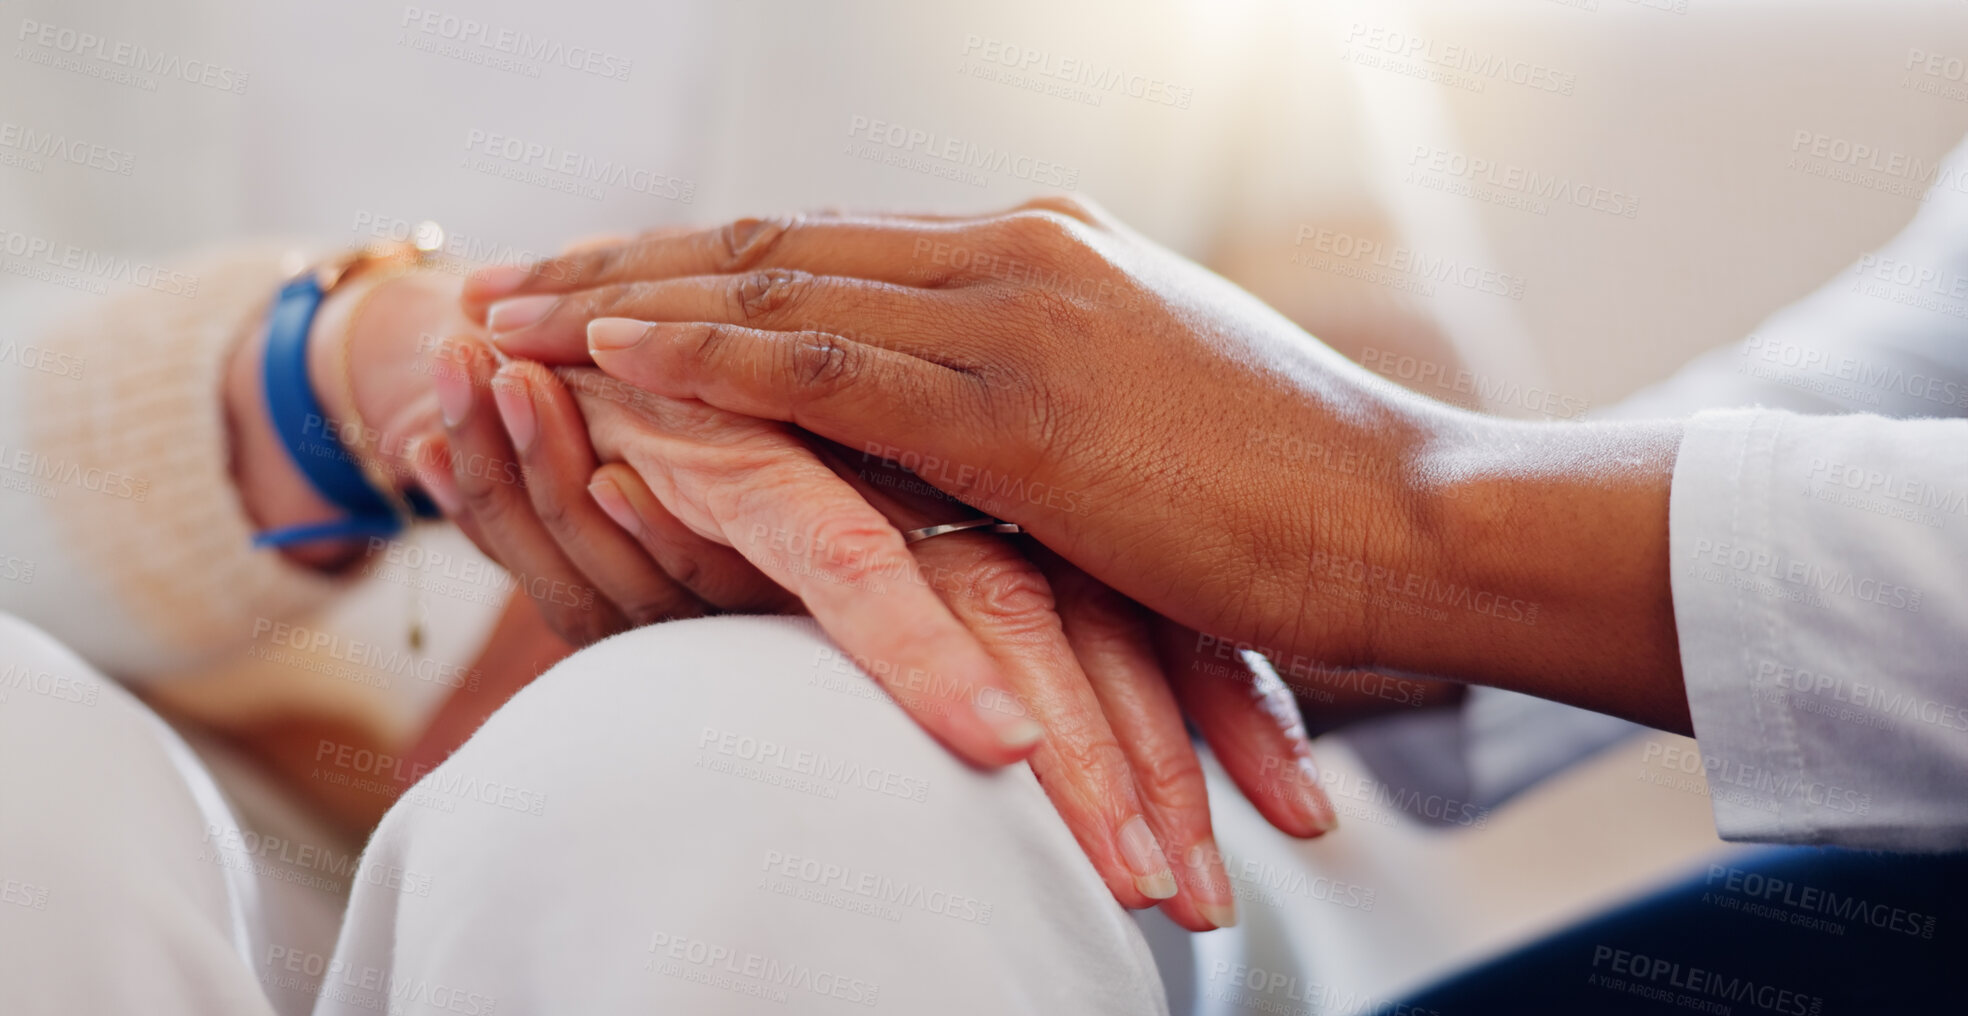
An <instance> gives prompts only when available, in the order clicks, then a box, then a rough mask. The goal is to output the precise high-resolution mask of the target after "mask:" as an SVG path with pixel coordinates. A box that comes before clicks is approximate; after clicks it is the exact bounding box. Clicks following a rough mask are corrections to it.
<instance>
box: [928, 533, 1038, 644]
mask: <svg viewBox="0 0 1968 1016" xmlns="http://www.w3.org/2000/svg"><path fill="white" fill-rule="evenodd" d="M946 539H947V537H946ZM991 549H992V552H991V553H990V554H988V555H987V556H985V557H984V558H982V559H980V560H979V561H977V562H976V563H975V564H973V565H972V566H971V567H970V568H968V569H966V570H965V571H964V573H963V574H962V575H961V576H960V577H959V580H958V586H957V588H956V589H955V590H954V591H953V595H954V596H956V597H957V598H958V599H960V600H961V601H962V602H964V603H965V604H966V605H968V607H969V608H970V610H972V611H974V612H975V613H977V614H978V615H980V616H981V617H982V618H983V619H984V620H986V621H987V622H989V623H990V624H992V625H994V626H996V627H1000V628H1010V629H1018V630H1040V629H1043V628H1046V627H1050V626H1052V625H1053V624H1054V623H1055V619H1056V618H1057V617H1058V613H1057V610H1056V608H1055V604H1054V601H1053V596H1052V585H1051V584H1050V583H1048V582H1047V581H1046V579H1045V576H1044V575H1043V574H1041V573H1040V572H1039V569H1038V568H1037V567H1036V566H1034V565H1033V564H1032V563H1031V562H1030V561H1028V560H1026V559H1025V558H1023V557H1020V556H1018V555H1016V554H1012V553H1007V552H1004V551H1002V550H1001V549H1000V548H998V547H992V548H991Z"/></svg>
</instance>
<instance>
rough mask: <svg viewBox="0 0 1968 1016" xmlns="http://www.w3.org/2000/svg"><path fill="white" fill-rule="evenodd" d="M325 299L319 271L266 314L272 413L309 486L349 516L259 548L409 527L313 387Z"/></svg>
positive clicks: (426, 513) (426, 511)
mask: <svg viewBox="0 0 1968 1016" xmlns="http://www.w3.org/2000/svg"><path fill="white" fill-rule="evenodd" d="M322 296H323V292H322V288H321V282H320V280H318V279H316V278H315V277H314V275H313V274H312V273H310V274H304V275H301V276H298V277H296V278H295V279H294V280H293V281H291V282H289V283H287V284H286V285H284V286H282V287H280V296H279V298H278V299H277V300H275V301H274V305H273V311H272V313H270V314H269V315H268V316H267V337H266V353H265V363H264V370H263V378H264V380H265V384H266V400H267V412H268V415H270V416H271V417H272V419H273V429H274V433H276V434H278V435H280V442H281V444H282V445H284V446H286V448H287V456H288V458H290V459H292V460H293V461H294V465H295V466H296V467H298V468H299V469H300V471H301V475H303V476H306V477H307V480H308V484H309V485H310V486H312V487H313V488H314V489H315V492H316V493H318V494H320V495H321V496H322V497H323V498H324V499H326V500H327V501H329V502H330V503H332V504H334V505H335V506H337V507H339V508H341V509H342V510H343V511H345V512H347V513H348V515H349V517H348V518H346V519H342V520H340V521H337V522H325V523H312V524H308V525H300V526H288V527H286V528H284V529H275V530H270V531H268V532H264V533H261V534H259V535H257V536H255V537H254V538H253V545H254V546H256V547H283V546H286V545H288V544H292V543H307V542H311V541H315V540H327V539H346V538H348V537H354V536H390V535H393V534H395V533H396V532H398V531H399V530H401V529H402V528H403V522H402V520H401V519H400V518H398V517H397V512H396V509H395V508H394V507H393V506H392V505H391V504H390V502H389V500H388V499H387V498H385V497H384V496H383V495H382V494H381V493H380V492H379V491H377V490H376V488H375V487H373V486H371V485H370V483H369V478H368V477H367V476H365V475H363V472H362V468H361V467H360V466H358V465H357V464H356V461H355V456H353V455H351V454H350V453H349V452H348V450H347V449H345V448H343V447H342V443H341V442H340V441H339V440H336V439H335V438H334V437H333V436H332V435H331V434H330V433H329V427H328V414H327V413H326V412H325V411H323V410H322V408H321V400H320V399H318V398H316V397H315V394H314V384H313V383H312V381H311V380H310V379H309V377H308V360H307V349H308V333H309V331H310V330H312V329H313V327H314V315H315V312H316V311H318V310H320V309H321V298H322ZM409 501H410V504H411V508H412V510H413V511H414V512H415V513H416V514H418V515H419V516H423V517H432V516H434V515H436V514H437V512H436V508H435V506H433V505H432V504H431V503H430V500H429V499H428V498H426V497H424V496H422V493H421V492H413V494H412V496H411V497H410V498H409Z"/></svg>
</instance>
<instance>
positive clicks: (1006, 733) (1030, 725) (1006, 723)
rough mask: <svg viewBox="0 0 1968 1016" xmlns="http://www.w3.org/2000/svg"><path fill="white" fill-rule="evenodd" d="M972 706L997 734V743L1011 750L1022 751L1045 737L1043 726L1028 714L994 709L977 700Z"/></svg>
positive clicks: (986, 724)
mask: <svg viewBox="0 0 1968 1016" xmlns="http://www.w3.org/2000/svg"><path fill="white" fill-rule="evenodd" d="M972 708H973V709H975V710H976V711H977V716H978V718H979V719H981V720H983V721H984V725H985V726H987V727H990V728H991V732H992V733H993V734H996V735H997V737H998V743H999V744H1002V745H1004V746H1005V747H1006V748H1008V749H1010V750H1012V751H1024V750H1025V749H1027V748H1030V747H1031V746H1033V745H1035V744H1037V743H1039V742H1040V741H1041V740H1043V739H1044V738H1045V728H1044V727H1041V726H1039V724H1038V721H1036V720H1034V719H1032V718H1031V717H1029V716H1020V715H1018V714H1017V713H1008V712H1005V711H1004V710H1002V709H995V708H993V707H992V706H991V705H990V704H989V703H985V702H979V703H977V704H976V705H974V706H973V707H972Z"/></svg>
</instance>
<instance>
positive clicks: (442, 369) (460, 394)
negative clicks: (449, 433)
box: [431, 360, 472, 427]
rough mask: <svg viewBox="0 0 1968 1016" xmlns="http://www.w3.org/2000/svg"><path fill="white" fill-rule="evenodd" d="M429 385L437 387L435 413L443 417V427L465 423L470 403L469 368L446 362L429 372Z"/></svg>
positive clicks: (470, 383)
mask: <svg viewBox="0 0 1968 1016" xmlns="http://www.w3.org/2000/svg"><path fill="white" fill-rule="evenodd" d="M431 383H432V384H433V385H435V386H437V411H438V413H440V414H441V415H443V417H444V425H445V426H446V427H456V426H457V425H458V424H460V423H463V422H465V414H466V413H468V412H470V411H471V403H472V381H471V368H470V367H468V366H466V365H464V364H463V363H459V362H457V361H455V360H450V361H446V362H444V363H441V364H439V365H438V367H437V369H436V370H433V371H431Z"/></svg>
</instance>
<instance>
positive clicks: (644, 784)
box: [0, 617, 1167, 1016]
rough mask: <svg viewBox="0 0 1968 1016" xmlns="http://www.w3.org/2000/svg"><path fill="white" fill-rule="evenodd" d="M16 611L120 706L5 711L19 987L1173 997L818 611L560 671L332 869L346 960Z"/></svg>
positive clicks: (687, 627)
mask: <svg viewBox="0 0 1968 1016" xmlns="http://www.w3.org/2000/svg"><path fill="white" fill-rule="evenodd" d="M21 627H22V626H19V625H18V624H17V623H14V622H8V626H7V627H5V628H0V636H3V637H4V638H3V640H0V651H4V654H5V655H4V656H0V668H4V667H5V666H7V665H8V664H10V663H12V662H14V661H15V660H16V659H28V658H32V660H33V661H34V662H35V665H37V666H42V667H45V668H47V669H48V670H50V671H51V672H52V671H54V670H55V669H57V664H59V666H60V667H62V668H66V669H67V671H68V672H71V673H76V674H79V675H81V678H85V679H86V680H87V681H88V682H89V684H88V686H89V687H91V688H93V689H95V703H96V704H95V705H93V706H90V705H84V704H81V703H79V702H67V701H63V700H61V699H60V698H59V697H57V696H56V695H53V694H39V695H35V696H34V698H35V701H34V703H33V704H32V705H31V706H29V707H27V708H21V703H22V702H23V701H25V700H26V699H27V698H28V697H29V696H28V695H25V694H23V693H21V692H18V691H13V690H9V691H7V696H8V702H7V703H6V704H5V705H0V754H3V755H4V759H3V760H0V761H4V762H5V764H4V766H0V770H4V771H5V773H6V776H5V777H4V782H0V794H4V795H5V796H4V797H0V800H5V801H6V802H7V805H6V807H7V815H8V819H7V822H6V825H5V830H4V832H0V879H6V880H11V881H8V882H6V883H4V884H5V885H8V886H25V887H26V888H25V889H20V888H15V889H10V890H9V891H10V892H11V893H12V894H13V895H15V896H22V897H23V898H25V899H27V900H28V905H25V906H23V905H20V904H18V903H16V902H14V901H13V900H11V899H9V900H8V901H5V902H0V914H4V916H0V947H4V949H0V976H4V977H7V978H9V979H10V983H12V984H15V985H18V984H20V983H22V980H21V979H22V978H26V979H27V981H28V982H29V983H34V982H35V981H36V980H37V979H42V978H45V981H44V983H46V984H47V985H48V990H47V991H46V992H44V993H41V994H36V995H30V996H28V997H29V998H30V999H31V1001H30V1004H28V1005H25V1006H23V1007H22V1009H21V1011H26V1012H37V1011H50V1012H77V1011H146V1012H151V1013H157V1012H173V1011H183V1012H198V1013H262V1012H267V1011H269V1006H271V1007H272V1008H273V1009H275V1010H277V1011H280V1012H293V1011H297V1008H298V1009H299V1010H302V1011H304V1009H305V1007H306V1006H307V1005H309V1004H312V1005H313V1006H314V1007H315V1011H316V1012H317V1013H320V1014H323V1016H328V1014H344V1013H346V1014H356V1013H374V1012H377V1011H387V1012H405V1013H416V1012H433V1013H436V1012H448V1013H462V1014H467V1016H473V1014H476V1016H485V1014H494V1013H513V1012H534V1011H569V1012H609V1011H618V1010H622V1009H628V1008H633V1009H634V1010H636V1011H658V1012H728V1013H748V1012H771V1013H783V1012H788V1011H794V1012H807V1011H813V1012H827V1011H836V1012H854V1011H858V1010H862V1009H871V1008H877V1007H878V1008H879V1009H880V1010H882V1011H888V1012H937V1013H970V1012H976V1013H992V1014H998V1013H1005V1012H1026V1011H1032V1012H1072V1013H1103V1012H1112V1013H1156V1012H1166V1011H1167V1004H1166V1001H1165V1000H1164V997H1163V991H1162V987H1161V984H1160V981H1159V979H1158V977H1157V974H1156V968H1155V964H1154V960H1153V959H1152V958H1151V956H1150V954H1149V951H1148V948H1147V946H1146V945H1145V943H1144V941H1143V939H1142V937H1141V934H1140V932H1139V931H1137V930H1136V926H1135V924H1134V922H1133V921H1132V920H1130V919H1129V917H1128V915H1127V914H1126V912H1125V911H1123V910H1121V909H1120V908H1119V907H1118V906H1117V905H1116V904H1115V903H1114V902H1113V900H1112V898H1111V897H1110V896H1109V895H1108V893H1107V891H1106V889H1105V887H1104V886H1103V884H1102V883H1101V881H1100V879H1099V878H1098V877H1097V876H1096V875H1095V873H1094V871H1093V869H1092V867H1091V866H1090V865H1089V864H1088V862H1087V861H1086V859H1085V858H1084V856H1083V855H1082V854H1081V853H1080V850H1079V848H1078V846H1077V845H1076V844H1075V843H1074V841H1073V839H1072V837H1071V835H1070V834H1069V833H1068V832H1067V830H1066V829H1065V827H1064V826H1063V825H1062V824H1061V823H1060V822H1059V820H1058V818H1057V816H1056V814H1055V812H1054V811H1053V809H1052V806H1051V805H1050V803H1048V802H1047V800H1046V799H1045V796H1044V793H1043V791H1042V790H1041V789H1040V788H1039V786H1038V785H1037V782H1036V781H1035V780H1034V779H1033V778H1032V776H1031V774H1030V773H1029V771H1027V770H1026V769H1025V768H1024V767H1012V768H1010V769H1007V770H1005V771H1002V772H998V773H990V774H986V773H980V772H977V771H974V770H972V769H970V768H968V767H966V766H965V765H963V764H962V763H960V762H958V761H956V760H955V759H954V757H952V756H951V755H950V754H949V753H948V752H947V751H945V750H944V749H943V748H942V747H941V746H940V745H938V744H936V743H935V742H934V741H932V740H931V739H930V738H929V737H928V736H927V735H925V734H923V733H922V732H921V731H920V730H919V729H918V728H917V727H916V726H915V725H914V724H913V723H912V722H911V721H910V720H909V719H908V718H907V717H905V716H904V715H902V713H901V712H900V711H899V710H897V709H896V708H895V707H894V705H893V704H892V703H890V702H889V701H888V700H887V699H886V698H885V697H884V696H883V695H882V694H881V693H880V692H879V691H878V690H876V689H875V688H874V686H873V685H872V684H871V683H870V682H869V681H868V679H867V678H865V677H864V676H862V675H861V674H860V673H859V672H858V671H857V670H855V668H854V667H853V666H852V665H851V664H850V663H849V662H848V661H846V660H845V659H844V658H843V657H841V656H840V655H839V654H838V652H837V651H836V650H834V649H833V648H832V646H831V644H830V643H828V642H827V641H826V640H825V638H824V637H822V636H821V635H820V634H819V632H818V630H817V629H816V628H815V627H814V626H813V625H812V624H811V623H810V622H806V621H803V620H791V619H776V618H773V619H769V618H753V617H727V618H716V619H709V620H702V621H691V622H680V623H673V624H665V625H659V626H656V627H653V628H646V629H642V630H639V631H636V632H632V633H629V634H627V635H624V636H620V637H617V638H615V639H611V640H608V641H606V642H603V643H601V644H599V645H596V646H594V647H591V648H590V649H588V650H585V651H583V652H582V653H579V654H577V655H576V656H574V657H572V658H570V659H569V660H567V661H566V662H564V663H562V664H561V665H560V666H558V667H556V668H554V669H553V670H552V671H549V672H548V673H547V674H545V675H544V676H542V677H541V678H540V679H539V680H538V681H537V682H536V683H535V684H534V685H533V686H531V687H529V688H528V689H527V690H526V691H524V692H522V693H521V694H520V695H519V696H518V697H517V698H515V699H514V700H513V701H512V702H511V703H510V704H508V705H507V706H506V708H504V709H502V710H500V712H499V713H497V714H496V715H494V716H493V717H492V719H491V720H490V721H489V722H488V723H487V724H486V726H485V727H484V729H482V730H481V731H480V732H479V733H478V734H477V735H476V736H475V737H474V738H473V739H472V740H471V741H470V742H468V743H467V744H466V745H465V746H464V747H463V748H461V749H460V750H459V751H458V753H457V754H456V755H454V756H453V757H452V758H451V759H450V760H448V761H447V762H446V763H445V764H444V765H443V766H441V767H439V768H438V769H437V770H436V771H434V772H433V773H431V774H430V775H429V776H428V777H426V778H425V779H424V780H423V781H422V782H420V783H419V784H418V785H417V786H416V787H415V788H414V789H413V790H412V791H410V792H409V793H408V794H406V795H405V796H404V798H403V799H402V800H401V801H399V803H398V804H397V805H396V806H395V807H394V808H392V810H391V811H390V813H389V814H388V815H387V816H386V817H385V819H384V820H383V823H382V825H381V826H380V828H379V829H378V830H377V832H376V835H375V837H374V838H373V840H372V841H371V843H370V845H369V847H368V848H367V850H366V852H365V853H364V854H363V856H362V858H361V860H360V862H359V864H350V863H349V862H347V861H345V860H330V861H328V862H316V863H315V868H316V869H319V868H320V866H321V864H322V863H327V864H329V865H331V870H339V871H341V872H342V873H344V874H345V875H346V876H347V881H348V882H349V883H351V884H352V887H353V888H352V895H351V900H350V904H349V910H348V916H347V920H346V922H345V924H344V926H343V928H342V933H341V937H340V941H339V943H338V944H337V946H336V948H335V950H334V952H333V954H332V955H331V956H323V955H320V954H319V953H318V952H313V951H310V950H308V949H305V948H297V947H295V946H293V945H292V944H289V943H283V942H281V941H275V940H274V939H276V938H278V936H277V935H269V934H268V933H267V932H266V931H265V929H264V926H263V922H260V921H258V920H256V918H255V914H254V909H255V907H256V906H257V905H258V903H257V900H258V898H259V897H260V896H261V895H263V893H264V890H265V889H266V884H265V880H266V879H267V878H269V877H282V878H287V877H289V876H282V875H279V874H278V873H269V872H268V871H267V870H265V869H264V868H256V867H254V862H255V861H264V860H265V856H264V855H265V853H266V851H264V850H263V849H260V848H262V847H263V846H264V845H263V844H259V843H255V842H253V840H252V834H251V833H250V832H246V833H241V832H239V831H237V824H236V823H235V822H234V820H233V818H232V816H231V815H230V813H229V812H227V810H226V807H225V804H224V802H223V800H221V799H219V797H218V795H217V792H216V790H215V789H213V788H212V787H211V781H210V780H209V778H207V777H206V776H205V775H204V773H203V771H202V770H201V769H200V768H199V767H198V765H197V762H196V760H195V759H193V758H192V757H191V756H190V754H189V753H188V752H186V751H185V750H184V749H183V746H182V743H181V742H179V741H178V740H177V739H176V737H175V735H173V734H172V733H171V731H170V730H169V729H168V728H166V727H164V726H163V725H162V724H161V723H159V722H158V721H157V720H156V719H155V718H154V717H152V716H150V715H149V714H148V713H147V711H145V710H144V709H143V707H142V706H141V705H139V704H137V703H136V702H134V701H132V700H130V699H129V698H128V697H127V696H126V695H124V694H123V693H122V692H121V691H120V690H119V689H117V688H115V687H114V686H113V685H111V684H110V683H109V682H107V681H105V680H103V679H101V678H100V677H96V676H93V675H89V674H87V673H86V669H85V668H83V666H82V664H81V663H80V661H79V660H76V659H74V658H73V657H72V656H70V655H69V654H66V653H65V652H63V651H61V650H60V648H59V647H57V646H54V645H52V644H51V643H49V642H48V641H47V640H46V639H45V638H42V637H40V636H38V635H35V634H33V633H32V632H31V630H29V631H28V632H27V633H26V634H23V633H22V632H21V631H20V630H19V629H20V628H21ZM111 703H113V704H111ZM61 708H66V709H68V710H69V711H70V713H72V714H73V715H72V716H64V717H62V722H59V723H55V722H43V721H44V720H45V719H46V718H47V717H49V716H55V715H57V711H58V710H59V709H61ZM174 746H175V747H174ZM50 760H52V761H50ZM16 801H19V802H21V804H20V805H18V806H17V805H16V803H15V802H16ZM15 815H20V816H21V817H22V819H23V821H20V822H16V821H15V820H14V816H15ZM215 829H216V830H219V832H218V833H217V834H215V833H214V832H213V830H215ZM71 841H75V842H71ZM159 844H165V845H167V847H166V848H165V849H159V847H158V845H159ZM186 845H191V847H192V849H185V847H186ZM201 851H202V852H203V855H204V856H205V857H211V858H216V860H207V859H203V858H202V857H201V853H200V852H201ZM283 853H291V851H287V850H286V848H284V847H283ZM282 860H283V861H284V862H286V863H287V866H288V867H289V868H293V867H294V866H295V863H294V862H295V861H296V858H293V857H283V858H282ZM301 867H302V868H306V867H307V865H306V864H305V863H303V864H302V865H301ZM37 894H38V895H37ZM36 900H45V903H43V904H41V905H39V906H37V905H36V903H35V901H36ZM84 944H86V950H90V951H92V950H94V949H97V948H103V949H107V950H109V952H108V954H106V955H91V956H87V957H82V956H80V955H79V954H80V953H81V952H83V951H85V947H84ZM18 946H25V947H26V949H25V951H22V950H20V949H18V948H17V947H18ZM63 965H66V966H67V967H69V968H78V969H76V970H75V971H74V976H73V977H68V976H66V975H65V974H63V973H62V972H61V971H59V970H56V969H54V968H61V967H63ZM106 970H115V971H117V972H118V974H117V976H115V977H114V978H110V979H105V978H103V977H102V976H101V975H102V973H103V972H104V971H106ZM111 980H113V981H118V982H125V981H126V982H127V985H128V987H127V989H126V990H125V989H115V988H112V987H106V986H105V985H106V984H107V983H108V981H111ZM89 992H93V993H89ZM78 1000H81V1001H78Z"/></svg>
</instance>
